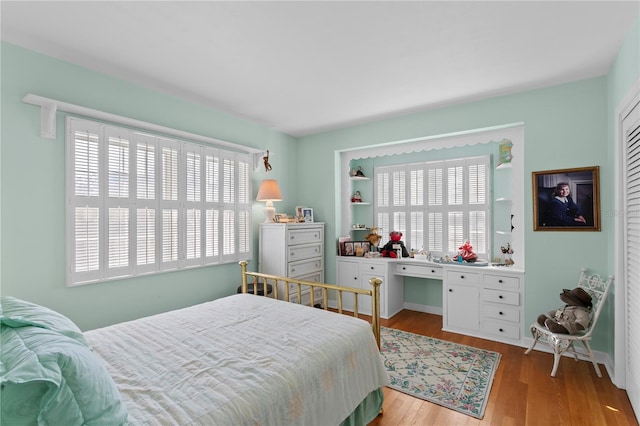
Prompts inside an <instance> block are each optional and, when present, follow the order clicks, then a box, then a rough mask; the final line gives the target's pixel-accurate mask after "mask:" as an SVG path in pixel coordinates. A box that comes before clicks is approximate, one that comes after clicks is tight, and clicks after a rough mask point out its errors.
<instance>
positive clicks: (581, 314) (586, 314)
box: [537, 287, 593, 334]
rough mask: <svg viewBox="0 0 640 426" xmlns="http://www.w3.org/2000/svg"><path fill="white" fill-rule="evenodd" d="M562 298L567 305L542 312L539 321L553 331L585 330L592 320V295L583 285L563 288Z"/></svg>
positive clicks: (566, 332)
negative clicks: (571, 288)
mask: <svg viewBox="0 0 640 426" xmlns="http://www.w3.org/2000/svg"><path fill="white" fill-rule="evenodd" d="M560 300H562V301H563V302H564V303H566V305H565V306H564V307H562V308H560V309H557V310H555V311H549V312H547V313H546V314H540V315H539V316H538V319H537V322H538V324H540V325H541V326H543V327H546V328H547V329H548V330H549V331H551V332H552V333H560V334H576V333H579V332H581V331H583V330H585V329H586V328H587V327H588V326H589V323H590V322H591V308H592V307H593V304H592V302H591V295H590V294H589V293H587V291H586V290H585V289H583V288H582V287H576V288H574V289H573V290H568V289H566V288H565V289H563V290H562V293H560Z"/></svg>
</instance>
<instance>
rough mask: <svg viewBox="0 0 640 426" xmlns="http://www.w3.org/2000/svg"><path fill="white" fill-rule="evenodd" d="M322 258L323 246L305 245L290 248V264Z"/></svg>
mask: <svg viewBox="0 0 640 426" xmlns="http://www.w3.org/2000/svg"><path fill="white" fill-rule="evenodd" d="M319 256H322V245H321V244H305V245H295V246H290V247H289V262H295V261H297V260H303V259H310V258H312V257H319Z"/></svg>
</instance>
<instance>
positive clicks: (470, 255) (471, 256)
mask: <svg viewBox="0 0 640 426" xmlns="http://www.w3.org/2000/svg"><path fill="white" fill-rule="evenodd" d="M460 259H462V260H460ZM453 260H454V261H455V262H461V261H465V262H470V263H471V262H475V261H476V260H478V255H477V254H475V253H474V252H473V247H471V242H469V241H468V240H467V241H465V242H464V244H463V245H461V246H460V247H458V254H457V256H456V257H454V258H453Z"/></svg>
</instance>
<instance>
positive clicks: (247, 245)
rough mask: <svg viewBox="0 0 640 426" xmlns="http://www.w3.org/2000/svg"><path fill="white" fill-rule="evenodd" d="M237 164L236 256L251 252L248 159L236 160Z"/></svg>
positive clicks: (249, 164)
mask: <svg viewBox="0 0 640 426" xmlns="http://www.w3.org/2000/svg"><path fill="white" fill-rule="evenodd" d="M237 164H238V177H237V182H238V198H237V200H238V201H237V205H236V210H237V212H238V254H240V255H245V256H246V255H248V254H249V253H250V252H251V246H252V245H251V186H250V185H249V182H250V177H249V173H250V170H251V163H250V159H249V158H245V159H241V158H239V159H238V160H237Z"/></svg>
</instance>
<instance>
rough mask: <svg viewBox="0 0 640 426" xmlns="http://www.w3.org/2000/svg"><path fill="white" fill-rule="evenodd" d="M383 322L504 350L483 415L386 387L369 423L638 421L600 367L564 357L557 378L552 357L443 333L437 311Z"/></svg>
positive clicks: (376, 425) (405, 312) (597, 425)
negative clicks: (378, 411)
mask: <svg viewBox="0 0 640 426" xmlns="http://www.w3.org/2000/svg"><path fill="white" fill-rule="evenodd" d="M381 325H382V326H385V327H390V328H396V329H399V330H405V331H409V332H411V333H416V334H422V335H425V336H430V337H435V338H438V339H443V340H448V341H451V342H456V343H461V344H465V345H470V346H475V347H478V348H482V349H486V350H491V351H495V352H499V353H501V354H502V357H501V359H500V365H499V367H498V370H497V372H496V376H495V378H494V381H493V385H492V387H491V394H490V396H489V401H488V403H487V408H486V410H485V414H484V418H483V419H482V420H478V419H476V418H473V417H469V416H467V415H464V414H460V413H458V412H456V411H453V410H449V409H447V408H444V407H441V406H439V405H436V404H432V403H430V402H427V401H423V400H421V399H417V398H414V397H411V396H409V395H406V394H404V393H401V392H397V391H395V390H392V389H390V388H385V389H384V398H385V399H384V404H383V414H382V415H380V416H378V417H377V418H376V419H375V420H374V421H373V422H372V423H370V426H396V425H425V426H426V425H505V426H511V425H513V426H516V425H518V426H519V425H535V426H537V425H541V426H543V425H544V426H546V425H580V426H588V425H594V426H600V425H621V426H622V425H638V421H637V420H636V417H635V416H634V413H633V409H632V408H631V404H630V403H629V399H628V398H627V394H626V392H625V391H624V390H620V389H618V388H617V387H616V386H615V385H614V384H613V383H612V382H611V379H610V378H609V376H608V374H607V371H606V369H605V368H604V366H602V365H601V366H600V370H601V371H602V374H603V377H602V378H598V376H596V373H595V371H594V369H593V366H592V365H591V363H588V362H586V361H578V362H576V361H574V360H573V358H569V357H563V358H562V359H561V361H560V366H559V367H558V373H557V374H556V377H555V378H552V377H551V376H550V373H551V367H552V365H553V355H551V354H549V353H544V352H540V351H537V350H534V351H532V352H531V353H530V354H529V355H525V354H524V351H525V349H524V348H521V347H518V346H512V345H506V344H503V343H498V342H492V341H489V340H484V339H477V338H474V337H468V336H463V335H461V334H455V333H446V332H443V331H442V317H441V316H439V315H431V314H425V313H421V312H415V311H409V310H403V311H402V312H400V313H399V314H397V315H395V316H394V317H393V318H391V319H389V320H381Z"/></svg>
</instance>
